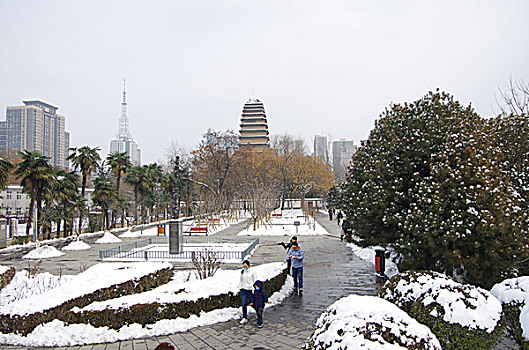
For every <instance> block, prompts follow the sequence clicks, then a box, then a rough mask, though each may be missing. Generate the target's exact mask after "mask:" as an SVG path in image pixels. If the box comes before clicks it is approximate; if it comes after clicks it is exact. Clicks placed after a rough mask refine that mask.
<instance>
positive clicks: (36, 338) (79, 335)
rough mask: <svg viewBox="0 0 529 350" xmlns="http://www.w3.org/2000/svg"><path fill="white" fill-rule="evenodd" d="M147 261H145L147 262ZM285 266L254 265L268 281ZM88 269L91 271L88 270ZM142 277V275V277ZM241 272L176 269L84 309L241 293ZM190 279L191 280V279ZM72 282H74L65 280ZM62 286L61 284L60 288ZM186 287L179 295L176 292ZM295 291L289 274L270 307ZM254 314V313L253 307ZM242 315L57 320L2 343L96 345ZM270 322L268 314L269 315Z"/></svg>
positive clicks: (232, 311)
mask: <svg viewBox="0 0 529 350" xmlns="http://www.w3.org/2000/svg"><path fill="white" fill-rule="evenodd" d="M143 264H145V263H143ZM284 267H285V264H284V263H271V264H265V265H259V266H255V267H253V269H255V271H256V273H257V277H258V278H259V279H262V280H265V279H268V278H271V277H273V276H275V275H277V274H278V273H280V272H281V271H282V270H283V269H284ZM87 271H88V270H87ZM112 275H114V276H115V275H117V273H109V274H101V275H100V276H101V278H102V279H106V278H105V276H112ZM138 277H139V276H138ZM239 277H240V271H239V270H235V271H234V270H228V271H226V270H219V271H217V274H215V276H213V277H210V278H207V279H204V280H198V279H196V278H195V277H194V276H193V275H192V274H191V276H190V272H185V271H180V272H176V273H175V276H174V278H173V279H172V281H170V282H169V283H168V284H166V285H164V286H160V287H158V288H156V289H154V290H151V291H148V292H145V293H140V294H136V295H131V296H129V297H122V298H117V299H115V300H110V301H107V302H102V303H93V304H91V305H88V306H87V307H86V308H84V309H94V310H97V309H101V308H119V307H123V306H128V305H133V304H137V303H146V302H160V303H163V302H178V301H183V300H197V299H198V298H200V297H208V296H210V295H217V294H221V293H227V292H229V291H232V292H234V293H236V292H238V283H239ZM188 278H189V281H187V279H188ZM66 284H71V283H70V282H68V283H65V285H66ZM59 288H61V287H59ZM182 289H183V290H182ZM178 290H182V291H181V292H180V293H177V294H175V291H178ZM292 291H293V280H292V277H290V276H288V277H287V281H286V282H285V284H284V285H283V287H282V288H281V290H280V291H279V292H276V293H274V294H273V295H272V296H271V297H270V298H269V299H270V301H271V302H272V303H271V304H268V305H267V306H266V307H273V306H275V305H278V304H279V303H281V302H282V301H283V300H284V299H285V298H286V297H287V296H288V295H290V294H291V293H292ZM249 312H250V313H254V312H253V309H252V308H249ZM240 317H241V311H240V308H225V309H219V310H214V311H211V312H202V313H201V314H200V315H199V316H195V315H193V316H191V317H189V318H176V319H172V320H162V321H158V322H156V323H154V324H151V325H147V326H145V327H142V326H141V325H139V324H132V325H128V326H124V327H122V328H120V329H119V330H114V329H110V328H108V327H93V326H91V325H85V324H82V325H81V324H71V325H67V324H65V323H64V322H62V321H59V320H54V321H52V322H49V323H46V324H44V325H40V326H38V327H37V328H36V329H35V330H34V331H33V332H31V333H30V334H28V335H27V336H21V335H16V334H0V344H16V345H21V346H72V345H82V344H93V343H103V342H115V341H119V340H127V339H134V338H143V337H152V336H160V335H166V334H173V333H175V332H184V331H187V330H189V329H191V328H194V327H199V326H205V325H210V324H214V323H218V322H225V321H229V320H232V319H238V318H240ZM265 322H266V317H265Z"/></svg>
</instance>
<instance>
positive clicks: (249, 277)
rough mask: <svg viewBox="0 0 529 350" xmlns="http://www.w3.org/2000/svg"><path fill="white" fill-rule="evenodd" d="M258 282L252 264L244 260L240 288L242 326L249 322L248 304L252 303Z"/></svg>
mask: <svg viewBox="0 0 529 350" xmlns="http://www.w3.org/2000/svg"><path fill="white" fill-rule="evenodd" d="M255 281H257V276H256V274H255V271H254V270H252V269H251V268H250V262H249V261H248V260H244V261H243V262H242V270H241V281H240V283H239V288H240V290H241V301H242V320H241V324H245V323H246V322H248V309H247V307H248V304H251V303H252V296H253V285H254V284H255Z"/></svg>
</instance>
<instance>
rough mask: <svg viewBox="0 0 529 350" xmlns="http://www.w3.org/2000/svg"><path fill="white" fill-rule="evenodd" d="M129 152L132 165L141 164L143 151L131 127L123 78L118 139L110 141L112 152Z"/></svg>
mask: <svg viewBox="0 0 529 350" xmlns="http://www.w3.org/2000/svg"><path fill="white" fill-rule="evenodd" d="M124 152H125V153H127V155H128V156H129V157H130V162H131V163H132V165H141V151H140V149H139V148H138V143H136V141H134V139H133V138H132V134H131V133H130V129H129V117H128V116H127V97H126V92H125V80H123V102H122V103H121V117H119V129H118V133H117V135H116V139H115V140H112V141H110V153H111V154H114V153H124Z"/></svg>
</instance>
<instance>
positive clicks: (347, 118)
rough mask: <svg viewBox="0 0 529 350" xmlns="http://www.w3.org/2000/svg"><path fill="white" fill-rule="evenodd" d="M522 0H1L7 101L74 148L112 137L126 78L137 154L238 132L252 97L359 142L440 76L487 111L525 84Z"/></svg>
mask: <svg viewBox="0 0 529 350" xmlns="http://www.w3.org/2000/svg"><path fill="white" fill-rule="evenodd" d="M527 13H529V2H527V1H522V0H519V1H509V2H504V1H491V0H489V1H478V0H468V1H444V2H434V1H419V0H417V1H399V2H394V1H389V0H388V1H378V2H367V1H361V2H360V1H351V0H340V1H338V0H329V1H314V0H295V1H289V0H287V1H279V0H271V1H260V2H258V1H248V0H237V1H235V0H223V1H215V0H203V1H195V2H174V1H168V0H164V1H101V0H94V1H73V2H72V1H66V0H60V1H59V0H47V1H36V0H32V1H24V0H23V1H8V0H0V48H1V51H2V54H1V55H0V110H1V113H2V116H1V118H0V120H4V119H5V113H6V112H5V111H6V107H7V106H18V105H21V104H22V101H23V100H33V99H38V100H42V101H44V102H47V103H50V104H52V105H54V106H57V107H59V110H58V113H60V114H62V115H65V116H66V130H68V131H69V132H70V135H71V140H70V145H71V146H72V147H75V146H83V145H86V144H88V145H90V146H92V147H93V146H99V147H101V149H102V151H103V152H102V153H103V156H105V155H106V153H107V152H108V148H109V142H110V140H112V139H113V138H115V134H116V131H117V130H118V127H119V117H120V115H121V96H122V88H123V79H124V78H125V79H127V102H128V116H129V120H130V130H131V133H132V135H133V137H134V139H135V140H136V141H137V142H138V144H139V145H140V147H141V149H142V162H143V163H149V162H153V161H156V160H162V159H163V158H164V157H165V154H166V149H167V148H168V147H169V145H170V144H171V142H173V141H175V142H177V143H178V144H180V145H183V146H185V147H186V148H188V149H193V148H194V147H195V146H196V145H197V144H198V143H199V142H200V139H201V136H202V134H203V133H204V132H205V131H206V130H207V129H208V128H213V129H217V130H225V129H231V130H233V131H235V132H238V130H239V122H240V117H241V112H242V107H243V105H244V103H245V102H246V101H247V100H248V98H252V97H255V98H259V99H261V100H262V101H263V102H264V107H265V109H266V114H267V119H268V127H269V131H270V133H271V134H272V135H274V134H282V133H289V134H292V135H295V136H302V137H303V138H304V139H305V141H306V144H307V148H308V149H309V151H312V138H313V136H314V135H316V134H319V135H326V136H328V137H329V139H330V140H334V139H340V138H345V139H352V140H354V141H355V143H356V144H359V143H360V140H362V139H365V138H366V137H367V136H368V134H369V131H370V130H371V129H372V128H373V126H374V121H375V120H376V119H377V118H378V116H379V115H380V113H381V112H382V111H383V110H384V109H385V108H386V107H388V106H390V104H391V103H392V102H395V103H399V102H405V101H413V100H415V99H418V98H420V97H421V96H423V95H424V94H426V93H427V92H428V91H430V90H434V89H436V88H440V89H442V90H445V91H447V92H449V93H451V94H453V95H454V96H455V98H456V99H458V100H459V101H461V102H462V103H464V104H468V103H470V102H471V103H472V105H473V106H474V108H475V109H476V110H477V112H478V113H480V114H481V115H483V116H485V117H488V116H492V115H493V108H494V107H495V105H496V101H495V98H496V96H497V95H498V88H504V87H506V85H507V83H508V80H509V78H510V77H512V78H515V79H520V78H521V79H524V80H525V81H526V82H527V81H529V64H528V62H529V48H528V47H527V45H526V44H525V43H526V42H527V37H528V35H529V23H528V21H527V20H526V17H527Z"/></svg>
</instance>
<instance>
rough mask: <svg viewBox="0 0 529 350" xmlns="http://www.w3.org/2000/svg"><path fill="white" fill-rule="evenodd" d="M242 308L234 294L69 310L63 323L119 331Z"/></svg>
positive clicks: (279, 281) (281, 279)
mask: <svg viewBox="0 0 529 350" xmlns="http://www.w3.org/2000/svg"><path fill="white" fill-rule="evenodd" d="M287 275H288V271H287V269H284V270H283V272H282V273H281V274H279V275H277V276H275V277H273V278H271V279H270V280H267V281H265V282H264V283H263V284H264V286H265V291H266V293H267V295H272V294H273V293H275V292H277V291H279V290H280V289H281V287H282V286H283V284H284V283H285V280H286V278H287ZM239 306H241V297H240V293H237V294H234V293H232V292H229V293H224V294H220V295H214V296H210V297H209V298H200V299H198V300H194V301H182V302H179V303H168V304H160V303H151V304H136V305H132V306H131V307H128V308H119V309H106V310H97V311H86V312H73V311H69V312H67V313H66V314H64V315H63V316H62V317H59V319H61V320H62V321H64V322H66V323H70V324H78V323H85V324H90V325H92V326H94V327H105V326H106V327H109V328H113V329H119V328H121V327H123V326H126V325H129V324H133V323H138V324H141V325H142V326H145V325H147V324H153V323H155V322H157V321H160V320H165V319H174V318H178V317H181V318H188V317H190V316H191V315H199V314H200V312H202V311H205V312H208V311H212V310H215V309H222V308H226V307H239Z"/></svg>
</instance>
